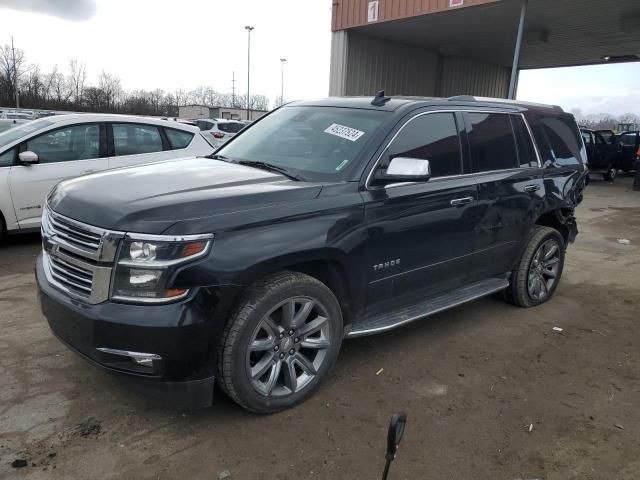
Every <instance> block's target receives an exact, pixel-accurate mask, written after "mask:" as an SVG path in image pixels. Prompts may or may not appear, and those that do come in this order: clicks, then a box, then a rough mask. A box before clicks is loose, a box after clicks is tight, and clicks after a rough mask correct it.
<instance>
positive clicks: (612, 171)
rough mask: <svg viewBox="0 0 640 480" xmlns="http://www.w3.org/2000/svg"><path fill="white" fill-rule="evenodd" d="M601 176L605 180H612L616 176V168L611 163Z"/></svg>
mask: <svg viewBox="0 0 640 480" xmlns="http://www.w3.org/2000/svg"><path fill="white" fill-rule="evenodd" d="M602 176H603V177H604V179H605V180H606V181H607V182H613V181H614V180H615V179H616V177H617V176H618V169H617V168H615V167H614V166H613V165H611V166H609V168H608V169H607V171H606V172H604V173H603V174H602Z"/></svg>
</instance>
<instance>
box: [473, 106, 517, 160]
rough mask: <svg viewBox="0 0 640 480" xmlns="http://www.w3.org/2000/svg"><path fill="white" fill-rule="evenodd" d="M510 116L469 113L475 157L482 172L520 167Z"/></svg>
mask: <svg viewBox="0 0 640 480" xmlns="http://www.w3.org/2000/svg"><path fill="white" fill-rule="evenodd" d="M509 117H510V115H506V114H498V113H468V114H467V118H468V119H469V124H470V141H471V149H472V152H473V156H474V158H475V161H476V165H477V167H478V171H480V172H491V171H494V170H505V169H509V168H516V167H517V166H518V153H517V151H516V142H515V138H514V136H513V129H512V128H511V121H510V119H509Z"/></svg>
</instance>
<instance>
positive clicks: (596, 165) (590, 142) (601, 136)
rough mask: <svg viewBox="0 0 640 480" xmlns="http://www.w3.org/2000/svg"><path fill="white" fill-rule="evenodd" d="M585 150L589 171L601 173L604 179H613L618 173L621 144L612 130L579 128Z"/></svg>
mask: <svg viewBox="0 0 640 480" xmlns="http://www.w3.org/2000/svg"><path fill="white" fill-rule="evenodd" d="M580 133H581V134H582V140H583V142H584V145H585V148H586V150H587V165H588V167H589V171H590V172H591V173H601V174H602V176H603V177H604V179H605V180H607V181H610V182H611V181H613V180H615V178H616V176H617V175H618V170H619V168H620V166H619V161H620V160H619V157H620V153H621V150H622V149H621V144H620V142H619V141H618V137H617V136H616V134H615V132H613V131H612V130H590V129H588V128H581V129H580Z"/></svg>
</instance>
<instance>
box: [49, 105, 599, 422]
mask: <svg viewBox="0 0 640 480" xmlns="http://www.w3.org/2000/svg"><path fill="white" fill-rule="evenodd" d="M585 161H586V153H585V151H584V147H583V143H582V140H581V138H580V132H579V130H578V127H577V125H576V123H575V120H574V118H573V116H572V115H570V114H567V113H564V112H563V111H562V110H561V109H560V108H559V107H546V106H538V105H532V104H523V103H510V102H507V101H500V100H476V99H474V98H472V97H460V98H453V99H448V100H447V99H417V98H388V97H384V96H380V97H376V98H375V99H373V101H372V99H371V98H332V99H327V100H323V101H314V102H295V103H291V104H288V105H286V106H284V107H281V108H279V109H277V110H275V111H274V112H272V113H270V114H268V115H267V116H265V117H263V118H262V119H261V120H260V121H259V122H256V123H255V124H254V125H253V126H252V127H251V128H249V129H247V130H245V131H243V132H241V133H240V134H239V135H237V136H236V137H234V138H233V139H232V140H231V141H230V142H228V143H227V144H226V145H225V146H223V147H222V148H221V149H219V150H217V151H216V153H215V154H213V155H211V157H210V158H209V159H206V158H200V159H192V160H182V161H181V163H177V162H163V163H158V164H154V165H147V166H141V167H134V168H128V169H121V170H116V171H111V172H105V173H98V174H94V175H90V176H87V177H83V178H78V179H75V180H69V181H65V182H62V183H60V184H59V185H58V186H57V187H56V188H55V189H54V190H53V191H52V192H51V194H50V195H49V197H48V200H47V207H46V209H45V212H44V216H43V229H42V231H43V245H44V249H43V251H42V253H41V254H40V256H39V257H38V260H37V267H36V274H37V283H38V288H39V290H40V298H41V305H42V312H43V313H44V315H45V317H46V318H47V320H48V322H49V325H50V327H51V329H52V331H53V332H54V333H55V335H56V336H57V337H59V338H60V339H61V340H62V341H63V342H65V343H66V344H68V345H69V346H70V347H71V348H72V349H73V350H74V351H76V352H79V353H80V354H81V355H82V356H84V357H85V358H86V359H89V360H91V361H93V362H95V363H97V364H99V365H101V366H103V367H105V368H106V369H108V370H111V371H113V372H117V373H119V374H122V375H123V376H124V377H127V378H129V379H131V380H132V381H133V383H134V384H135V385H137V386H138V387H139V388H142V389H147V390H150V391H153V392H154V395H155V396H156V397H157V396H159V395H161V394H162V395H169V394H171V395H172V397H171V398H172V399H174V400H175V399H177V398H184V397H185V396H186V397H188V400H189V405H190V406H202V405H209V404H211V402H212V399H213V390H214V384H215V381H216V380H217V382H218V385H219V386H220V387H221V389H222V390H223V391H224V392H226V393H227V394H228V395H229V396H230V397H231V398H232V399H233V400H235V401H236V402H237V403H238V404H239V405H241V406H243V407H244V408H247V409H249V410H251V411H254V412H261V413H271V412H276V411H279V410H283V409H286V408H289V407H292V406H294V405H296V404H298V403H300V402H302V401H303V400H305V399H306V398H307V397H308V396H309V395H310V394H311V393H312V392H313V391H314V390H316V389H317V388H318V386H319V385H320V383H321V381H322V380H323V379H324V378H326V377H327V376H328V375H329V372H330V371H331V369H332V367H333V365H334V363H335V362H336V360H337V357H338V352H339V351H340V347H341V344H342V341H343V339H344V338H351V337H361V336H365V335H372V334H376V333H382V332H386V331H389V330H392V329H394V328H398V327H401V326H403V325H406V324H408V323H410V322H413V321H415V320H418V319H421V318H423V317H426V316H429V315H432V314H434V313H436V312H441V311H443V310H446V309H449V308H452V307H455V306H457V305H460V304H462V303H464V302H469V301H472V300H475V299H477V298H479V297H483V296H486V295H490V294H493V293H496V292H502V294H503V296H504V298H505V299H506V300H507V301H508V302H510V303H513V304H515V305H518V306H521V307H535V306H537V305H540V304H542V303H545V302H547V301H548V300H550V299H551V297H552V296H553V293H554V292H555V290H556V288H557V286H558V283H559V282H560V278H561V276H562V270H563V265H564V260H565V250H566V248H567V246H568V245H569V244H570V243H571V242H573V240H574V239H575V237H576V234H577V227H576V222H575V218H574V209H575V208H576V206H577V205H578V204H579V203H580V201H581V199H582V189H583V188H584V181H585V177H586V174H587V171H586V168H585V165H584V163H585ZM177 172H179V174H177ZM390 348H391V347H390Z"/></svg>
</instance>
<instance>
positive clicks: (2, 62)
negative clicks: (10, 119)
mask: <svg viewBox="0 0 640 480" xmlns="http://www.w3.org/2000/svg"><path fill="white" fill-rule="evenodd" d="M27 70H28V68H27V58H26V56H25V54H24V51H23V50H20V49H19V48H12V47H11V46H9V45H5V46H4V47H2V46H0V87H2V88H1V89H0V91H2V92H6V93H5V95H6V97H5V98H4V99H3V100H4V101H5V102H13V100H14V99H15V98H16V91H17V90H18V89H19V88H20V80H21V78H22V76H23V75H24V74H25V73H26V72H27ZM16 106H17V105H16Z"/></svg>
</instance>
